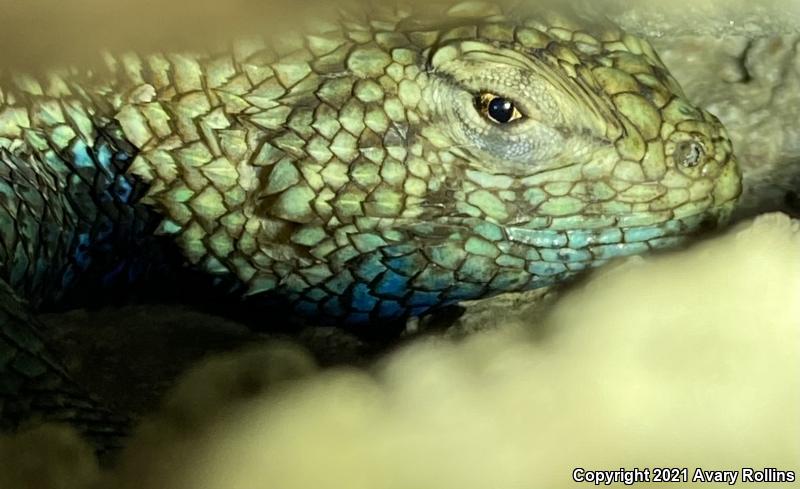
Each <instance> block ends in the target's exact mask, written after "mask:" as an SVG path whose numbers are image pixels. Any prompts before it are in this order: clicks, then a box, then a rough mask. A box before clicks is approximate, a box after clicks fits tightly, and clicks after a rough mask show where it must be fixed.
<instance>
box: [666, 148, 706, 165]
mask: <svg viewBox="0 0 800 489" xmlns="http://www.w3.org/2000/svg"><path fill="white" fill-rule="evenodd" d="M704 155H705V150H704V149H703V145H702V144H700V143H698V142H697V141H681V142H680V143H678V144H677V146H676V147H675V152H674V153H673V154H672V158H673V159H674V160H675V161H677V162H678V163H680V164H681V165H684V166H688V167H690V168H691V167H694V166H697V165H698V164H700V162H701V161H703V156H704Z"/></svg>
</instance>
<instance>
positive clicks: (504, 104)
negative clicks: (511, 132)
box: [475, 92, 523, 124]
mask: <svg viewBox="0 0 800 489" xmlns="http://www.w3.org/2000/svg"><path fill="white" fill-rule="evenodd" d="M475 102H476V103H475V105H476V107H477V109H478V111H479V112H480V113H481V114H482V115H483V116H484V117H486V118H488V119H489V120H490V121H492V122H494V123H495V124H507V123H509V122H512V121H515V120H517V119H521V118H522V117H523V116H522V114H521V113H520V111H519V110H517V108H516V106H514V102H512V101H510V100H508V99H507V98H504V97H501V96H499V95H495V94H493V93H489V92H482V93H481V94H480V95H479V96H478V98H477V100H476V101H475Z"/></svg>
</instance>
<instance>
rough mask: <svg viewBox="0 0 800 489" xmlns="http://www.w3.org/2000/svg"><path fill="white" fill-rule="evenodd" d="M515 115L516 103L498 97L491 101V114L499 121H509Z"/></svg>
mask: <svg viewBox="0 0 800 489" xmlns="http://www.w3.org/2000/svg"><path fill="white" fill-rule="evenodd" d="M513 115H514V104H512V103H511V102H510V101H508V100H506V99H504V98H502V97H497V98H495V99H492V101H491V102H489V116H490V117H491V118H492V119H494V120H496V121H497V122H508V121H510V120H511V116H513Z"/></svg>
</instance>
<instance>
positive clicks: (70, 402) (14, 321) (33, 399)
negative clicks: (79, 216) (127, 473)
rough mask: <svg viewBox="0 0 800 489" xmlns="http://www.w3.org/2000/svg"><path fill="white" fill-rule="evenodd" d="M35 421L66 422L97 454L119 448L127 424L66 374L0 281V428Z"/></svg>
mask: <svg viewBox="0 0 800 489" xmlns="http://www.w3.org/2000/svg"><path fill="white" fill-rule="evenodd" d="M37 422H64V423H69V424H71V425H72V426H74V427H75V428H76V429H77V430H78V431H79V432H80V433H82V434H83V435H84V436H85V437H86V438H87V439H88V440H89V441H91V442H92V443H93V444H94V445H95V447H96V448H97V450H98V452H99V453H103V452H106V451H110V450H114V449H116V448H119V446H120V442H121V438H122V436H124V434H125V432H126V431H127V428H128V422H127V420H126V419H125V418H123V417H120V416H118V415H115V414H113V413H112V412H111V411H110V410H108V409H106V408H105V407H103V406H102V404H101V403H100V402H99V401H98V400H97V399H95V398H93V397H92V396H90V395H88V394H87V393H86V392H85V391H84V390H83V389H81V388H80V387H79V386H78V385H77V384H76V383H75V382H74V381H73V380H72V379H71V378H70V377H69V375H68V374H67V372H66V370H65V369H64V367H63V366H62V365H61V363H60V362H59V361H58V360H57V358H56V357H55V355H53V354H52V353H51V351H50V349H49V348H48V347H47V346H46V344H45V342H44V340H43V339H42V336H41V334H40V332H39V325H38V322H37V320H36V318H35V317H34V316H33V315H32V314H31V313H30V311H29V309H28V308H27V306H26V304H25V303H24V301H22V300H21V299H19V298H18V297H17V295H16V294H15V293H14V292H13V291H12V290H11V288H10V287H9V286H8V284H6V283H5V282H3V281H0V430H2V431H11V432H13V431H15V430H18V429H20V428H24V427H25V426H27V425H31V424H34V423H37Z"/></svg>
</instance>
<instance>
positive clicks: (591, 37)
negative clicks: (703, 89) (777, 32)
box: [0, 2, 740, 412]
mask: <svg viewBox="0 0 800 489" xmlns="http://www.w3.org/2000/svg"><path fill="white" fill-rule="evenodd" d="M476 5H477V4H475V3H474V2H472V3H470V2H468V3H466V4H460V5H457V6H455V7H453V8H452V9H450V10H449V11H448V12H447V13H446V14H445V16H444V20H442V18H436V19H431V20H429V19H420V18H417V17H414V16H413V15H411V14H410V13H404V12H402V11H399V10H394V11H388V10H387V11H383V12H378V11H376V12H375V13H374V14H370V15H368V16H363V17H362V18H355V17H353V18H349V17H346V18H341V19H337V20H335V21H333V22H328V23H320V24H318V26H317V28H316V30H314V31H312V32H309V33H300V32H298V33H294V34H292V35H286V36H283V37H282V38H281V39H279V40H278V42H275V43H272V44H270V43H266V42H263V41H258V40H249V41H241V42H237V43H235V44H233V45H232V47H231V49H229V50H222V51H219V52H214V53H210V54H197V53H188V52H185V53H151V54H146V55H139V54H134V53H128V54H122V55H118V56H114V55H106V56H105V66H104V67H103V68H101V69H97V70H91V71H89V70H83V71H82V70H79V69H75V68H70V69H66V70H60V71H51V72H48V73H46V74H44V75H41V76H27V75H14V76H7V77H6V82H5V83H4V84H3V85H2V91H0V229H2V232H3V236H2V242H1V243H0V277H2V279H3V280H5V281H6V282H8V284H10V286H11V288H12V289H13V290H14V291H15V292H16V294H17V295H19V296H20V297H21V299H22V300H24V301H27V303H29V304H32V305H34V306H36V305H39V304H48V303H58V302H59V301H61V300H63V297H65V296H71V297H74V296H75V295H76V294H75V292H77V293H78V294H77V295H80V291H81V290H82V289H81V287H83V286H88V285H87V284H89V285H91V284H95V285H96V284H101V285H102V284H105V283H110V282H112V281H119V280H122V281H123V282H124V281H126V280H127V281H132V280H135V278H136V277H137V276H139V275H141V274H143V273H144V272H143V270H145V269H146V268H147V267H148V266H149V265H148V260H149V261H151V262H153V261H155V262H159V261H161V262H163V263H168V260H167V259H166V258H164V257H165V256H167V255H170V253H169V252H168V251H164V249H165V248H174V249H176V250H178V253H177V256H179V257H180V260H178V261H179V262H181V263H178V264H177V265H175V266H177V267H179V268H180V267H184V266H188V267H189V268H192V269H194V270H199V271H202V272H203V273H205V274H208V275H210V276H212V277H216V278H217V279H218V281H220V282H222V283H225V284H228V286H229V289H230V290H231V291H233V292H234V293H235V294H239V295H247V296H254V297H256V298H258V297H264V298H265V299H267V298H270V299H271V298H275V297H277V298H280V299H281V300H282V301H284V302H285V303H287V304H289V305H290V307H291V308H292V309H293V310H294V311H295V312H297V313H299V314H301V315H304V316H311V317H314V318H317V319H319V320H323V321H333V322H337V323H347V324H352V325H371V326H370V327H380V324H378V323H380V322H381V321H385V320H398V319H403V318H407V317H412V316H418V315H421V314H424V313H426V312H428V311H430V310H432V309H434V308H438V307H442V306H445V305H448V304H453V303H456V302H458V301H461V300H465V299H474V298H480V297H485V296H488V295H492V294H495V293H499V292H505V291H512V290H524V289H529V288H535V287H540V286H545V285H549V284H553V283H556V282H559V281H562V280H564V279H566V278H567V277H569V276H572V275H574V274H576V273H578V272H580V271H582V270H584V269H587V268H591V267H595V266H598V265H601V264H603V263H605V262H606V261H608V260H610V259H613V258H616V257H620V256H626V255H632V254H638V253H642V252H646V251H648V250H653V249H661V248H667V247H670V246H674V245H675V244H677V243H679V242H681V241H683V240H684V239H685V238H686V237H687V236H689V235H691V234H693V233H695V232H696V231H698V230H700V229H702V228H703V227H704V226H706V225H707V224H709V223H711V224H714V225H716V224H717V223H720V222H724V220H725V219H726V218H727V216H728V214H729V213H730V210H731V208H732V206H733V204H734V202H735V199H736V197H737V196H738V194H739V192H740V175H739V171H738V168H737V165H736V162H735V159H734V157H733V154H732V149H731V143H730V141H729V139H728V137H727V135H726V132H725V130H724V128H723V127H722V125H721V124H720V123H719V121H718V120H717V119H716V118H715V117H714V116H713V115H711V114H709V113H708V112H706V111H704V110H702V109H699V108H697V107H694V106H693V105H691V103H690V102H689V101H688V100H686V98H685V96H684V94H683V92H682V91H681V89H680V87H679V85H678V84H677V82H676V81H675V80H674V79H673V78H672V76H671V75H670V74H669V72H668V71H667V69H666V67H665V66H664V65H663V63H662V62H661V61H660V60H659V58H658V56H657V55H656V54H655V52H654V51H653V50H652V48H651V47H650V45H649V44H648V43H647V41H645V40H642V39H638V38H636V37H634V36H631V35H628V34H626V33H624V32H622V31H620V30H619V29H617V28H614V27H599V28H594V27H591V26H588V27H587V26H584V25H583V24H580V23H577V24H576V23H575V22H574V21H573V20H570V19H569V18H566V17H559V16H556V15H550V14H548V15H544V14H543V15H537V16H516V15H514V14H513V12H506V13H503V12H502V11H499V10H497V9H495V8H494V7H491V6H483V7H481V8H480V9H478V7H476ZM476 9H477V10H476ZM171 256H174V254H173V255H171ZM163 263H162V264H163ZM170 263H171V262H170ZM170 266H172V265H170ZM6 349H7V350H9V351H10V352H11V354H8V355H6V356H9V357H13V356H14V354H15V352H17V353H18V352H19V347H18V346H14V347H13V348H12V347H10V346H9V347H6ZM2 352H3V351H2V348H0V353H2ZM2 358H3V356H2V355H0V376H2V375H3V373H4V371H5V370H4V369H7V367H4V364H3V362H2ZM23 376H24V375H23ZM10 392H11V394H8V396H13V395H16V394H14V392H13V389H11V391H10ZM0 412H2V409H0Z"/></svg>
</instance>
